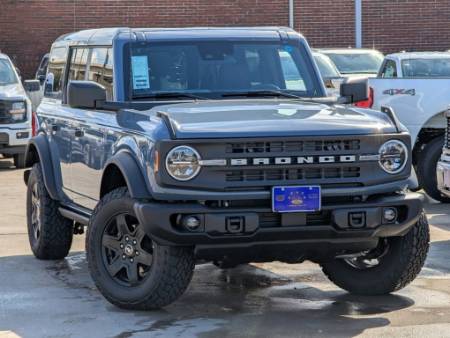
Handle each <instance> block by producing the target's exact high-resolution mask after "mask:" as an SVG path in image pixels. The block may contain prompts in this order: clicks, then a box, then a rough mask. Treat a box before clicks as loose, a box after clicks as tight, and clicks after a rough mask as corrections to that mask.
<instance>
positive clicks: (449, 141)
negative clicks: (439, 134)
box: [444, 116, 450, 149]
mask: <svg viewBox="0 0 450 338" xmlns="http://www.w3.org/2000/svg"><path fill="white" fill-rule="evenodd" d="M444 147H445V148H447V149H450V116H449V117H447V127H446V128H445V144H444Z"/></svg>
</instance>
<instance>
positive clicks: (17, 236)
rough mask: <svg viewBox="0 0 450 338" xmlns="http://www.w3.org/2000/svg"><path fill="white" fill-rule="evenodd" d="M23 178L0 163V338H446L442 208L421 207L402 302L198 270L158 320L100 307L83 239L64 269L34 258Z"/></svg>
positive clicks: (448, 246)
mask: <svg viewBox="0 0 450 338" xmlns="http://www.w3.org/2000/svg"><path fill="white" fill-rule="evenodd" d="M24 210H25V186H24V184H23V179H22V171H21V170H15V169H13V168H12V162H9V161H8V160H1V159H0V211H1V212H0V337H17V336H20V337H33V338H34V337H122V338H124V337H148V336H155V337H173V336H182V337H197V336H200V337H231V336H247V337H275V336H278V337H283V336H297V337H302V336H304V337H310V336H333V337H340V336H346V337H348V336H362V337H388V336H389V337H392V336H399V337H409V336H413V335H414V336H422V337H431V336H433V337H443V336H450V206H445V205H439V204H435V203H427V205H426V210H427V212H428V217H429V221H430V223H431V224H432V227H431V228H432V241H433V243H432V245H431V252H430V254H429V257H428V261H427V263H426V267H425V268H424V270H423V271H422V274H421V275H420V277H419V278H418V279H416V281H415V282H414V283H413V284H412V285H410V286H409V287H407V288H406V289H404V290H402V291H401V292H399V293H397V294H395V295H391V296H385V297H376V298H370V297H356V296H351V295H348V294H347V293H345V292H343V291H341V290H339V289H338V288H336V287H335V286H334V285H333V284H331V283H329V282H328V281H327V280H326V278H325V277H324V276H323V275H322V273H321V271H320V269H319V268H318V267H317V266H316V265H315V264H312V263H304V264H299V265H287V264H280V263H271V264H258V265H257V266H254V265H246V266H242V267H239V268H236V269H232V270H228V271H221V270H219V269H217V268H216V267H214V266H212V265H210V264H205V265H200V266H198V267H197V268H196V272H195V275H194V280H193V282H192V284H191V286H190V287H189V289H188V291H187V292H186V293H185V295H184V296H183V297H182V298H181V299H180V300H179V301H177V302H176V303H174V304H173V305H171V306H169V307H167V308H166V309H165V310H163V311H158V312H129V311H122V310H119V309H117V308H115V307H114V306H112V305H110V304H109V303H107V302H106V301H105V300H104V299H103V298H102V297H101V295H100V294H99V293H98V292H97V290H96V289H95V287H94V285H93V283H92V281H91V279H90V277H89V274H88V272H87V266H86V260H85V255H84V253H83V248H84V237H83V236H77V237H76V238H75V242H74V245H73V247H72V253H71V255H70V256H69V257H68V258H67V259H66V260H63V261H58V262H42V261H38V260H36V259H34V258H33V256H32V255H31V251H30V249H29V246H28V239H27V234H26V225H25V211H24Z"/></svg>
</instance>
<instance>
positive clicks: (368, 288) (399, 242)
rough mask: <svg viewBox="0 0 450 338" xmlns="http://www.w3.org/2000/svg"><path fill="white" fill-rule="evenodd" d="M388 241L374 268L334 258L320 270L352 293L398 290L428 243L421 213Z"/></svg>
mask: <svg viewBox="0 0 450 338" xmlns="http://www.w3.org/2000/svg"><path fill="white" fill-rule="evenodd" d="M388 241H389V251H388V253H387V254H386V256H385V257H384V259H382V260H381V262H380V264H379V265H377V266H375V267H372V268H369V269H365V270H360V269H357V268H354V267H352V266H350V265H349V264H348V263H346V262H345V261H344V260H342V259H334V260H331V261H327V262H325V263H322V264H321V265H322V270H323V272H324V273H325V275H326V276H327V277H328V279H329V280H330V281H332V282H333V283H334V284H336V285H337V286H339V287H340V288H342V289H344V290H347V291H348V292H350V293H353V294H357V295H366V296H375V295H384V294H388V293H391V292H394V291H398V290H400V289H402V288H403V287H405V286H406V285H407V284H409V283H410V282H412V281H413V280H414V279H415V278H416V276H417V275H418V274H419V272H420V270H421V269H422V267H423V264H424V263H425V259H426V256H427V252H428V248H429V242H430V232H429V227H428V222H427V219H426V217H425V214H423V213H422V215H421V216H420V218H419V220H418V222H417V223H416V224H415V225H414V226H413V227H412V228H411V229H410V230H409V232H408V233H407V234H406V235H404V236H402V237H392V238H389V239H388Z"/></svg>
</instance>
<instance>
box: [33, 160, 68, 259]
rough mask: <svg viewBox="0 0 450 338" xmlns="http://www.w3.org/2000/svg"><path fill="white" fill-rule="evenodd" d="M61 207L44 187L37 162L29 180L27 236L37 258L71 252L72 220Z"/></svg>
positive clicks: (57, 256) (55, 256) (61, 256)
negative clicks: (61, 211)
mask: <svg viewBox="0 0 450 338" xmlns="http://www.w3.org/2000/svg"><path fill="white" fill-rule="evenodd" d="M58 208H59V203H58V202H57V201H55V200H53V199H52V198H51V197H50V195H49V194H48V192H47V189H46V187H45V184H44V178H43V175H42V169H41V165H40V164H39V163H36V164H35V165H34V166H33V168H32V169H31V172H30V176H29V178H28V184H27V227H28V239H29V241H30V246H31V250H32V251H33V254H34V255H35V256H36V258H39V259H44V260H51V259H63V258H64V257H66V256H67V255H68V253H69V250H70V247H71V245H72V238H73V222H72V221H71V220H69V219H67V218H65V217H63V216H61V214H60V213H59V211H58Z"/></svg>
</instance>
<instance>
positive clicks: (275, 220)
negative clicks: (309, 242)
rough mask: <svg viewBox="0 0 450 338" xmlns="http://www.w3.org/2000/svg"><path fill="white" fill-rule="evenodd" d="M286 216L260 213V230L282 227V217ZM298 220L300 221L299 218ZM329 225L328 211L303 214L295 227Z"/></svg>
mask: <svg viewBox="0 0 450 338" xmlns="http://www.w3.org/2000/svg"><path fill="white" fill-rule="evenodd" d="M286 215H287V214H280V213H274V212H266V213H260V214H259V215H258V216H259V226H260V227H261V228H271V227H281V226H283V217H286ZM299 219H302V218H301V217H299ZM328 224H331V213H330V212H329V211H328V210H323V211H319V212H311V213H305V214H304V219H303V221H300V223H299V224H296V226H319V225H328Z"/></svg>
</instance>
